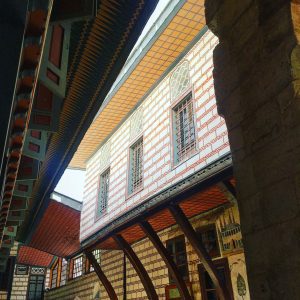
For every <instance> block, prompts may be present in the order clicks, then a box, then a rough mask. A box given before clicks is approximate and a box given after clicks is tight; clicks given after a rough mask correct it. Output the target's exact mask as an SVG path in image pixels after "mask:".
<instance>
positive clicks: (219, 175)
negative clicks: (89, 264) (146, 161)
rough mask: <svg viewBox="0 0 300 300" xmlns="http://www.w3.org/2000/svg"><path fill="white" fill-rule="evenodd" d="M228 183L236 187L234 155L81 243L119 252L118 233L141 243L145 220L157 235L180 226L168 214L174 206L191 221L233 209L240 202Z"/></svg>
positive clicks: (198, 173)
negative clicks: (116, 236) (217, 211)
mask: <svg viewBox="0 0 300 300" xmlns="http://www.w3.org/2000/svg"><path fill="white" fill-rule="evenodd" d="M224 182H227V183H228V184H229V185H230V186H232V187H234V185H235V182H234V179H233V170H232V159H231V155H230V154H228V155H225V156H223V157H222V158H220V159H218V160H217V161H215V162H213V163H211V164H209V165H208V166H206V167H205V168H203V169H201V170H200V171H198V172H196V173H195V174H193V175H191V176H189V177H187V178H185V179H183V180H182V181H180V182H178V183H177V184H175V185H174V186H171V187H169V188H167V189H166V190H163V191H161V192H159V193H158V194H156V195H154V196H153V197H151V198H149V199H148V200H146V201H144V202H143V203H141V204H140V205H138V206H136V207H135V208H133V209H131V210H129V211H127V212H126V213H124V214H123V215H122V216H120V217H119V218H117V219H116V220H114V221H112V222H110V223H109V224H107V225H106V226H104V227H103V228H101V229H100V230H98V231H97V232H95V233H94V234H92V235H91V236H90V237H88V238H87V239H85V240H83V241H81V248H82V249H85V250H86V249H87V250H88V251H89V250H93V249H96V248H97V249H118V247H117V245H116V243H115V242H114V240H113V238H112V236H113V235H114V234H121V235H122V236H123V237H124V238H125V239H126V240H127V241H128V242H129V243H130V244H132V243H134V242H137V241H138V240H140V239H142V238H144V237H145V234H144V233H143V231H142V230H141V228H140V227H139V226H138V223H139V221H141V220H147V221H148V222H149V223H150V224H151V225H152V227H153V228H154V230H155V231H156V232H159V231H161V230H163V229H165V228H167V227H170V226H172V225H174V224H176V222H175V220H174V219H173V218H172V216H171V215H170V212H169V211H168V206H169V205H172V204H178V205H179V206H180V207H181V209H182V210H183V211H184V213H185V215H186V216H187V217H188V218H192V217H194V216H196V215H203V214H207V213H210V212H212V211H213V210H216V209H220V210H223V209H224V207H226V206H228V207H229V206H232V205H233V203H235V201H236V199H235V197H234V196H233V194H232V193H231V192H229V190H228V189H227V188H226V187H225V184H224ZM82 249H81V250H80V251H82Z"/></svg>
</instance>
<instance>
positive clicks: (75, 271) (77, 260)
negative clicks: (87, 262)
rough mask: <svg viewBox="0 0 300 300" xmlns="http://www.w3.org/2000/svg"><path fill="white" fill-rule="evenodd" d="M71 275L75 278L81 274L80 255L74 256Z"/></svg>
mask: <svg viewBox="0 0 300 300" xmlns="http://www.w3.org/2000/svg"><path fill="white" fill-rule="evenodd" d="M72 275H73V276H72V277H73V278H77V277H79V276H81V275H82V256H79V257H77V258H74V261H73V273H72Z"/></svg>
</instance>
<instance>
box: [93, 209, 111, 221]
mask: <svg viewBox="0 0 300 300" xmlns="http://www.w3.org/2000/svg"><path fill="white" fill-rule="evenodd" d="M107 214H108V212H107V209H106V210H105V211H103V212H101V214H100V215H98V214H97V213H96V214H95V218H94V223H96V222H98V221H99V220H100V219H101V218H103V217H105V216H106V215H107Z"/></svg>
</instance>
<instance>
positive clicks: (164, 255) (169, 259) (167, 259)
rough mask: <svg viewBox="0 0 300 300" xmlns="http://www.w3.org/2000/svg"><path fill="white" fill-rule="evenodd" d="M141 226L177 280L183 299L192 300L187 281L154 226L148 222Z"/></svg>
mask: <svg viewBox="0 0 300 300" xmlns="http://www.w3.org/2000/svg"><path fill="white" fill-rule="evenodd" d="M139 226H140V227H141V228H142V230H143V231H144V233H145V234H146V235H147V237H148V238H149V240H150V241H151V242H152V244H153V245H154V247H155V248H156V250H157V252H158V253H159V254H160V256H161V257H162V259H163V260H164V262H165V264H166V265H167V267H168V269H169V271H170V273H171V275H172V277H173V278H174V280H175V283H176V286H177V288H178V290H179V292H180V295H181V298H182V299H184V300H191V299H192V297H191V295H190V293H189V290H188V288H187V286H186V283H185V281H184V280H183V278H182V276H181V275H180V273H179V270H178V268H177V266H176V264H175V263H174V261H173V259H172V257H171V256H170V254H169V253H168V251H167V249H166V247H165V246H164V245H163V243H162V242H161V240H160V238H159V236H158V235H157V234H156V232H155V231H154V229H153V228H152V226H151V225H150V224H149V223H148V222H147V221H141V222H139Z"/></svg>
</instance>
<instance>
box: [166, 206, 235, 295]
mask: <svg viewBox="0 0 300 300" xmlns="http://www.w3.org/2000/svg"><path fill="white" fill-rule="evenodd" d="M169 210H170V212H171V214H172V216H173V217H174V219H175V221H176V223H177V224H178V226H179V227H180V229H181V230H182V231H183V233H184V234H185V236H186V238H187V239H188V241H189V242H190V244H191V245H192V247H193V249H194V250H195V252H196V253H197V255H198V257H199V259H200V260H201V263H202V264H203V266H204V268H205V270H206V271H207V273H208V274H209V276H210V278H211V280H212V282H213V284H214V286H215V287H216V291H217V294H218V296H219V298H220V300H228V299H231V296H230V293H229V291H228V289H227V287H226V286H225V285H224V284H223V283H222V281H221V280H220V278H219V275H218V272H217V269H216V268H215V266H214V264H213V262H212V260H211V258H210V256H209V254H208V253H207V251H206V249H205V247H204V246H203V244H202V241H201V240H200V239H198V237H197V234H196V232H195V230H194V228H193V227H192V225H191V223H190V222H189V220H188V218H187V217H186V215H185V214H184V212H183V211H182V209H181V208H180V207H179V206H178V205H176V204H172V205H171V206H170V207H169Z"/></svg>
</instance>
